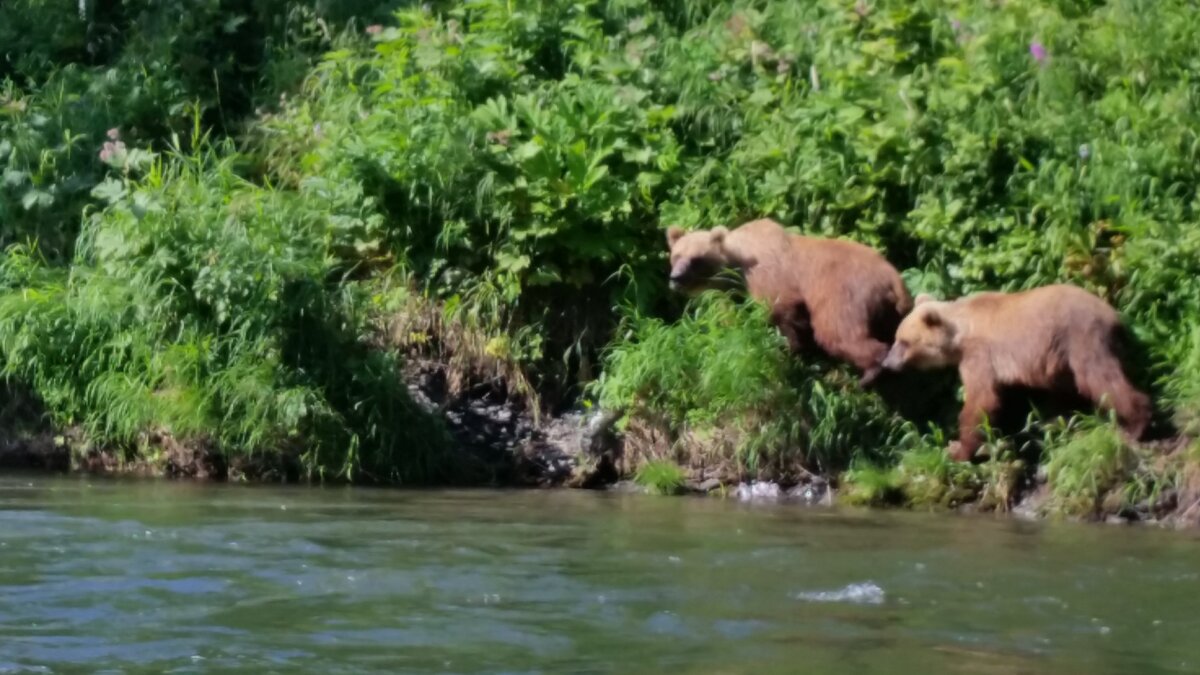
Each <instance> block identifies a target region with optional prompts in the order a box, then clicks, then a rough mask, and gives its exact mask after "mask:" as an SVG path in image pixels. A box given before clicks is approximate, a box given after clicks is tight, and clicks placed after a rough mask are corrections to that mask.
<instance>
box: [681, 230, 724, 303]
mask: <svg viewBox="0 0 1200 675" xmlns="http://www.w3.org/2000/svg"><path fill="white" fill-rule="evenodd" d="M727 234H729V230H727V229H725V228H724V227H714V228H713V229H711V230H695V231H692V232H684V230H683V228H680V227H676V226H674V225H672V226H671V227H670V228H668V229H667V246H668V247H669V248H670V250H671V277H670V285H671V290H673V291H681V292H684V293H689V294H692V293H699V292H700V291H704V290H708V289H712V288H720V287H724V286H725V285H726V284H724V283H723V277H724V276H725V275H723V274H722V273H723V272H726V271H728V270H730V269H731V268H733V267H734V266H735V263H734V261H733V260H732V258H731V256H730V254H729V252H728V250H727V249H726V248H725V236H726V235H727Z"/></svg>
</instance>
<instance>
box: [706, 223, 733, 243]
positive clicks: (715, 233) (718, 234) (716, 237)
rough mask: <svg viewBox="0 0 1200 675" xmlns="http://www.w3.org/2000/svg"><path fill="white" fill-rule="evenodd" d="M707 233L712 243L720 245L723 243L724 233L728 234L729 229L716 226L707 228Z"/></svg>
mask: <svg viewBox="0 0 1200 675" xmlns="http://www.w3.org/2000/svg"><path fill="white" fill-rule="evenodd" d="M708 233H709V235H710V236H711V237H712V243H714V244H716V245H717V246H721V245H722V244H724V243H725V235H727V234H729V230H727V229H725V228H724V227H720V226H718V227H714V228H713V229H711V230H709V231H708Z"/></svg>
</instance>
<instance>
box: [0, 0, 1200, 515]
mask: <svg viewBox="0 0 1200 675" xmlns="http://www.w3.org/2000/svg"><path fill="white" fill-rule="evenodd" d="M361 5H362V6H359V4H356V3H324V2H319V1H317V0H310V1H302V0H267V1H260V2H253V3H251V2H248V1H247V2H222V3H216V2H209V3H182V2H167V3H150V2H140V1H128V2H123V3H117V4H112V3H109V4H105V5H104V6H103V8H101V7H100V6H99V5H94V4H93V3H90V2H86V3H83V5H80V4H79V3H74V2H65V1H63V0H17V1H16V2H13V3H8V4H6V5H5V6H4V7H0V43H4V44H6V45H10V44H11V45H16V47H15V48H11V49H7V51H6V52H5V55H4V56H3V57H0V59H2V60H0V79H3V85H2V87H0V172H2V176H0V243H2V244H4V245H6V246H9V248H8V252H7V254H6V257H5V259H4V261H3V264H2V265H0V323H2V328H0V360H2V362H3V367H4V369H5V372H6V374H7V375H8V376H9V378H10V379H11V380H12V381H13V382H15V383H17V384H19V385H20V386H22V387H26V388H28V389H29V391H30V392H32V394H33V395H34V396H35V397H36V398H37V399H38V400H40V401H41V403H42V404H43V405H44V406H45V408H46V410H47V411H48V413H49V414H50V415H51V417H52V418H53V419H54V421H55V422H56V423H57V424H58V425H60V426H79V427H81V428H83V429H84V430H85V431H86V433H87V435H88V436H89V438H91V439H92V440H94V441H95V442H96V443H99V444H102V445H106V446H110V447H116V448H121V449H123V451H124V452H126V453H133V454H136V453H138V452H141V450H139V445H138V443H137V439H138V438H139V437H140V435H141V434H144V433H146V432H147V431H148V430H165V431H167V432H169V433H170V434H173V435H174V436H176V437H178V438H184V439H204V440H205V442H208V443H212V444H213V445H214V446H215V447H217V448H218V449H219V450H220V451H222V452H224V453H226V454H227V455H230V456H231V457H237V456H246V455H250V454H256V455H259V456H261V455H267V456H270V455H273V454H274V455H277V454H280V453H293V454H298V455H303V459H302V464H303V466H304V468H305V470H306V471H307V472H309V474H310V475H327V476H340V477H346V478H371V479H377V480H408V481H424V480H437V479H440V478H445V477H447V476H448V475H450V474H451V473H453V471H454V467H453V466H452V465H451V464H452V463H447V462H445V461H443V460H444V458H445V457H446V455H445V445H446V441H445V435H444V433H443V432H442V430H441V426H440V422H439V421H438V420H436V419H434V418H432V417H430V416H428V415H427V414H426V413H424V412H422V411H421V410H420V409H419V408H418V407H416V406H415V404H414V403H413V402H412V401H411V400H410V399H409V396H408V393H407V390H406V388H405V387H404V386H403V384H402V383H401V381H400V375H399V366H400V360H401V359H402V358H403V354H400V353H397V351H398V350H397V349H396V348H395V347H396V345H404V346H406V348H412V345H413V344H417V343H420V344H425V345H428V344H436V345H437V346H438V349H439V350H440V351H439V353H441V354H443V355H446V358H447V359H449V360H452V362H453V364H454V368H455V370H456V371H457V372H456V373H455V377H456V378H457V380H458V381H459V384H463V383H468V384H469V383H470V382H473V381H485V380H486V381H494V380H496V379H502V380H503V382H504V384H505V386H506V387H507V388H508V390H509V391H510V393H511V394H512V395H514V396H521V397H524V398H525V399H527V400H528V401H529V402H530V403H532V404H533V405H535V406H538V407H540V408H541V409H543V410H548V411H552V410H557V409H561V408H563V407H565V406H568V405H570V404H571V403H572V402H575V401H578V400H579V399H581V398H595V399H597V400H599V401H600V402H601V404H602V405H604V406H609V407H620V408H621V409H622V410H623V411H624V412H625V413H626V416H625V418H624V419H623V421H622V424H623V425H624V428H625V429H626V432H627V449H628V452H629V457H630V458H632V459H633V462H634V464H633V466H634V468H636V467H637V466H638V465H640V464H641V463H644V462H661V461H664V460H670V461H673V462H677V463H678V464H679V465H681V466H684V467H686V468H688V469H689V470H701V469H704V470H711V469H714V468H715V469H718V470H720V471H721V472H722V473H723V474H724V475H726V476H730V475H737V476H747V477H749V476H754V477H775V478H782V479H784V480H788V479H791V478H795V477H797V476H798V475H799V474H800V473H801V472H804V471H817V472H821V473H825V474H829V475H837V474H840V473H841V472H843V471H846V472H847V473H846V474H845V480H844V481H843V482H844V483H845V484H846V485H847V489H846V490H845V491H844V492H845V493H846V494H848V495H852V496H853V497H854V498H855V499H857V500H859V501H866V502H878V501H903V502H907V503H920V504H925V503H930V504H942V505H950V504H957V503H961V502H963V501H969V500H977V501H980V503H982V504H990V505H993V506H996V507H1000V508H1003V507H1005V506H1008V505H1009V504H1010V503H1011V501H1012V497H1013V495H1014V494H1016V492H1017V491H1019V490H1020V489H1021V488H1020V483H1021V480H1023V479H1027V478H1030V477H1031V476H1032V474H1033V473H1034V471H1033V468H1034V466H1036V463H1037V462H1041V461H1044V462H1046V471H1045V473H1046V476H1047V480H1048V481H1049V484H1048V485H1049V487H1048V489H1049V491H1050V493H1051V494H1052V495H1053V499H1051V500H1049V502H1048V503H1049V504H1051V505H1052V506H1053V507H1054V508H1055V509H1059V510H1062V511H1066V512H1070V513H1078V514H1084V513H1091V512H1094V511H1097V510H1111V509H1110V508H1109V506H1106V504H1108V503H1109V502H1111V501H1112V500H1111V499H1110V498H1109V497H1108V495H1110V494H1113V493H1121V494H1123V495H1125V497H1124V498H1123V499H1124V503H1132V502H1134V501H1145V500H1152V499H1157V498H1158V497H1157V496H1156V495H1162V494H1165V493H1166V492H1168V491H1172V490H1182V491H1186V485H1189V484H1190V483H1189V482H1188V478H1187V477H1188V476H1191V475H1192V474H1193V471H1192V469H1190V468H1189V467H1191V466H1192V465H1191V463H1190V460H1187V461H1185V460H1182V459H1181V460H1178V461H1165V460H1161V461H1160V459H1156V458H1155V457H1153V456H1152V455H1153V453H1150V452H1149V451H1146V452H1143V451H1141V450H1137V451H1135V450H1132V449H1129V448H1126V447H1125V446H1124V445H1122V444H1121V442H1120V441H1119V440H1118V439H1117V437H1116V436H1115V435H1113V433H1112V430H1111V425H1109V424H1108V423H1107V422H1106V421H1104V420H1099V419H1094V420H1090V421H1089V420H1083V421H1078V420H1077V421H1075V422H1073V423H1072V424H1070V425H1068V426H1067V427H1066V428H1064V429H1058V428H1054V429H1049V430H1047V431H1046V432H1045V433H1044V434H1043V436H1044V438H1040V439H1036V440H1037V442H1036V443H1031V442H1026V441H1021V442H1020V443H1018V442H1016V441H1012V440H1008V441H1005V442H1004V443H995V444H992V446H991V448H992V450H993V455H994V458H993V459H992V460H990V461H989V462H987V463H984V464H982V465H979V466H976V467H967V466H958V465H953V464H951V463H949V462H947V461H946V460H945V458H944V456H943V454H942V452H941V451H942V448H943V446H944V438H943V434H944V432H945V431H946V430H948V429H949V428H950V427H949V426H948V425H949V424H950V423H952V419H953V415H954V411H955V408H956V405H957V404H956V402H955V401H954V397H953V395H952V394H950V393H949V392H948V391H947V390H946V389H945V388H942V387H940V386H934V385H932V384H930V382H933V380H921V381H919V382H918V383H917V384H915V385H913V384H911V383H910V385H909V386H910V387H911V389H910V391H909V392H908V395H907V396H904V395H901V396H899V397H898V398H900V399H908V400H905V403H906V404H909V407H913V408H919V409H920V410H918V411H917V412H919V414H912V413H913V411H912V410H904V411H899V410H898V408H897V407H896V406H895V405H893V404H891V403H889V402H888V400H891V399H889V398H888V397H887V396H884V397H880V396H879V395H877V394H875V393H863V392H860V391H859V390H858V389H857V388H856V387H855V386H854V383H853V378H852V376H850V375H849V374H848V373H847V372H846V371H845V370H844V369H843V368H841V367H837V366H831V365H830V364H826V363H800V362H798V361H797V360H796V359H792V358H789V357H788V356H787V355H786V354H785V353H784V352H783V347H782V344H781V341H780V339H779V338H778V336H776V335H775V334H774V333H773V332H772V331H771V330H770V329H768V328H766V327H765V322H764V319H763V312H762V311H761V309H759V308H757V307H755V306H747V305H742V304H738V303H735V302H734V301H733V300H731V299H730V298H727V297H723V296H719V295H712V294H709V295H707V296H705V297H704V298H701V299H699V300H697V301H695V302H693V303H691V304H690V305H685V304H684V301H683V299H682V298H679V297H676V296H674V295H673V294H671V293H670V292H669V291H668V290H667V289H666V285H665V276H666V274H665V272H666V270H665V255H664V254H665V244H664V237H663V231H664V229H665V227H666V226H667V225H669V224H678V225H682V226H685V227H708V226H712V225H717V224H723V225H735V224H737V223H739V222H741V221H744V220H748V219H751V218H755V217H763V216H767V217H773V218H776V219H777V220H779V221H781V222H783V223H786V224H789V225H792V226H795V227H797V228H799V229H801V230H803V231H806V232H810V233H813V234H817V235H823V236H845V237H851V238H854V239H858V240H860V241H863V242H865V243H868V244H870V245H872V246H875V247H877V248H879V249H880V250H882V251H884V252H885V253H886V254H887V256H888V257H889V259H890V260H892V261H893V263H894V264H896V265H897V267H899V268H901V269H902V270H903V272H904V275H905V278H906V279H907V280H908V282H909V285H910V287H911V288H912V290H913V291H914V293H915V292H921V291H923V292H932V293H934V294H936V295H940V296H944V297H953V296H957V295H961V294H965V293H969V292H972V291H977V290H982V289H1005V290H1015V289H1020V288H1029V287H1032V286H1037V285H1041V284H1045V283H1049V282H1052V281H1059V280H1066V281H1070V282H1073V283H1076V284H1079V285H1081V286H1083V287H1086V288H1088V289H1090V290H1092V291H1094V292H1096V293H1098V294H1099V295H1101V296H1103V297H1105V298H1106V299H1108V300H1109V301H1110V302H1112V303H1113V304H1114V305H1116V306H1117V307H1118V308H1119V309H1120V310H1121V311H1122V313H1123V315H1124V316H1125V317H1126V319H1127V320H1128V322H1129V323H1130V326H1131V328H1132V332H1133V333H1134V334H1135V336H1136V338H1137V343H1138V347H1139V349H1138V350H1137V354H1136V363H1137V370H1138V373H1139V376H1140V377H1141V378H1142V380H1143V381H1144V382H1146V383H1147V384H1146V386H1148V387H1150V388H1152V389H1153V390H1154V391H1155V393H1156V395H1157V397H1158V399H1159V400H1160V402H1161V404H1162V407H1163V409H1164V410H1166V411H1168V412H1169V413H1172V414H1174V416H1175V419H1176V421H1177V422H1178V424H1179V425H1180V427H1181V428H1183V429H1184V430H1185V431H1189V432H1194V431H1196V430H1197V427H1198V423H1197V420H1198V419H1200V309H1198V308H1200V214H1198V210H1197V204H1198V203H1200V202H1197V200H1196V195H1195V186H1196V185H1197V184H1200V161H1198V160H1200V140H1198V139H1197V136H1196V134H1195V131H1194V130H1195V129H1197V128H1200V109H1198V107H1197V101H1198V97H1200V89H1198V88H1197V87H1198V86H1200V85H1197V81H1198V80H1200V78H1197V70H1196V66H1195V64H1194V59H1193V56H1192V54H1193V51H1194V45H1195V44H1196V43H1197V41H1198V40H1200V15H1197V13H1196V12H1195V11H1193V8H1192V6H1191V4H1190V3H1188V2H1183V1H1182V0H1157V1H1148V0H1110V1H1109V2H1105V3H1101V2H1084V1H1082V0H1037V1H1034V0H1008V1H1006V2H937V1H934V0H918V1H916V2H911V1H907V0H905V1H902V0H874V1H867V0H858V1H857V2H855V1H851V0H818V1H816V2H809V3H795V2H785V1H783V0H757V1H749V0H738V1H736V2H728V3H726V2H722V3H718V2H705V1H695V2H682V1H680V0H670V1H668V2H649V1H648V0H603V1H601V0H593V1H584V2H571V3H568V2H541V3H529V2H520V1H518V2H499V1H498V0H470V1H469V2H465V3H445V2H433V3H429V4H426V5H422V6H416V5H407V4H402V5H400V6H399V8H398V9H396V11H395V12H393V11H392V10H393V9H395V8H393V7H389V6H383V7H378V8H372V10H371V13H369V14H368V13H367V10H366V9H365V7H366V5H367V3H361ZM81 6H82V7H84V16H82V17H81V16H80V15H79V12H80V9H79V8H80V7H81ZM681 309H682V311H681ZM418 315H419V316H418ZM414 317H417V318H414ZM387 326H391V327H392V328H393V329H394V330H393V333H392V334H391V335H385V334H384V333H385V331H384V329H383V327H387ZM435 351H437V350H435ZM446 352H453V353H452V354H446ZM892 398H896V397H892ZM900 413H903V414H900ZM1080 425H1082V426H1083V427H1084V429H1083V430H1080V429H1079V428H1078V427H1080ZM1026 435H1028V434H1026ZM1018 446H1019V447H1018ZM1031 460H1032V461H1031ZM1025 467H1028V469H1026V468H1025ZM447 472H450V473H447ZM652 482H654V483H657V482H658V481H657V480H654V481H652ZM1106 500H1107V501H1106Z"/></svg>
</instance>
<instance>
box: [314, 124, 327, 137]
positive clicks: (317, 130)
mask: <svg viewBox="0 0 1200 675" xmlns="http://www.w3.org/2000/svg"><path fill="white" fill-rule="evenodd" d="M313 136H316V137H317V138H322V137H323V136H324V134H323V133H322V132H321V123H320V122H317V123H316V124H314V125H313Z"/></svg>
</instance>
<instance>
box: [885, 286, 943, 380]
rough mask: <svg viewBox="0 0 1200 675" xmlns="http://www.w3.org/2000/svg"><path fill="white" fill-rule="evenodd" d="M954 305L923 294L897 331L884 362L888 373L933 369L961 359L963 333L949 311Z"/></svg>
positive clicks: (914, 303) (916, 300)
mask: <svg viewBox="0 0 1200 675" xmlns="http://www.w3.org/2000/svg"><path fill="white" fill-rule="evenodd" d="M951 304H953V303H949V302H940V301H937V300H934V299H933V298H931V297H930V296H928V295H925V294H921V295H918V296H917V297H916V299H915V300H914V301H913V305H914V306H913V310H912V311H911V312H909V313H908V316H906V317H904V320H903V321H901V322H900V326H899V327H898V328H897V329H896V339H895V340H894V341H893V342H892V348H891V349H890V350H889V351H888V354H887V357H885V358H884V360H883V367H884V368H886V369H888V370H893V371H899V370H909V369H913V370H932V369H935V368H945V367H948V366H955V365H958V363H959V361H961V360H962V331H961V329H960V327H959V326H958V324H957V323H956V322H955V320H954V319H953V317H951V316H950V313H949V311H948V309H949V307H950V305H951Z"/></svg>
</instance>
